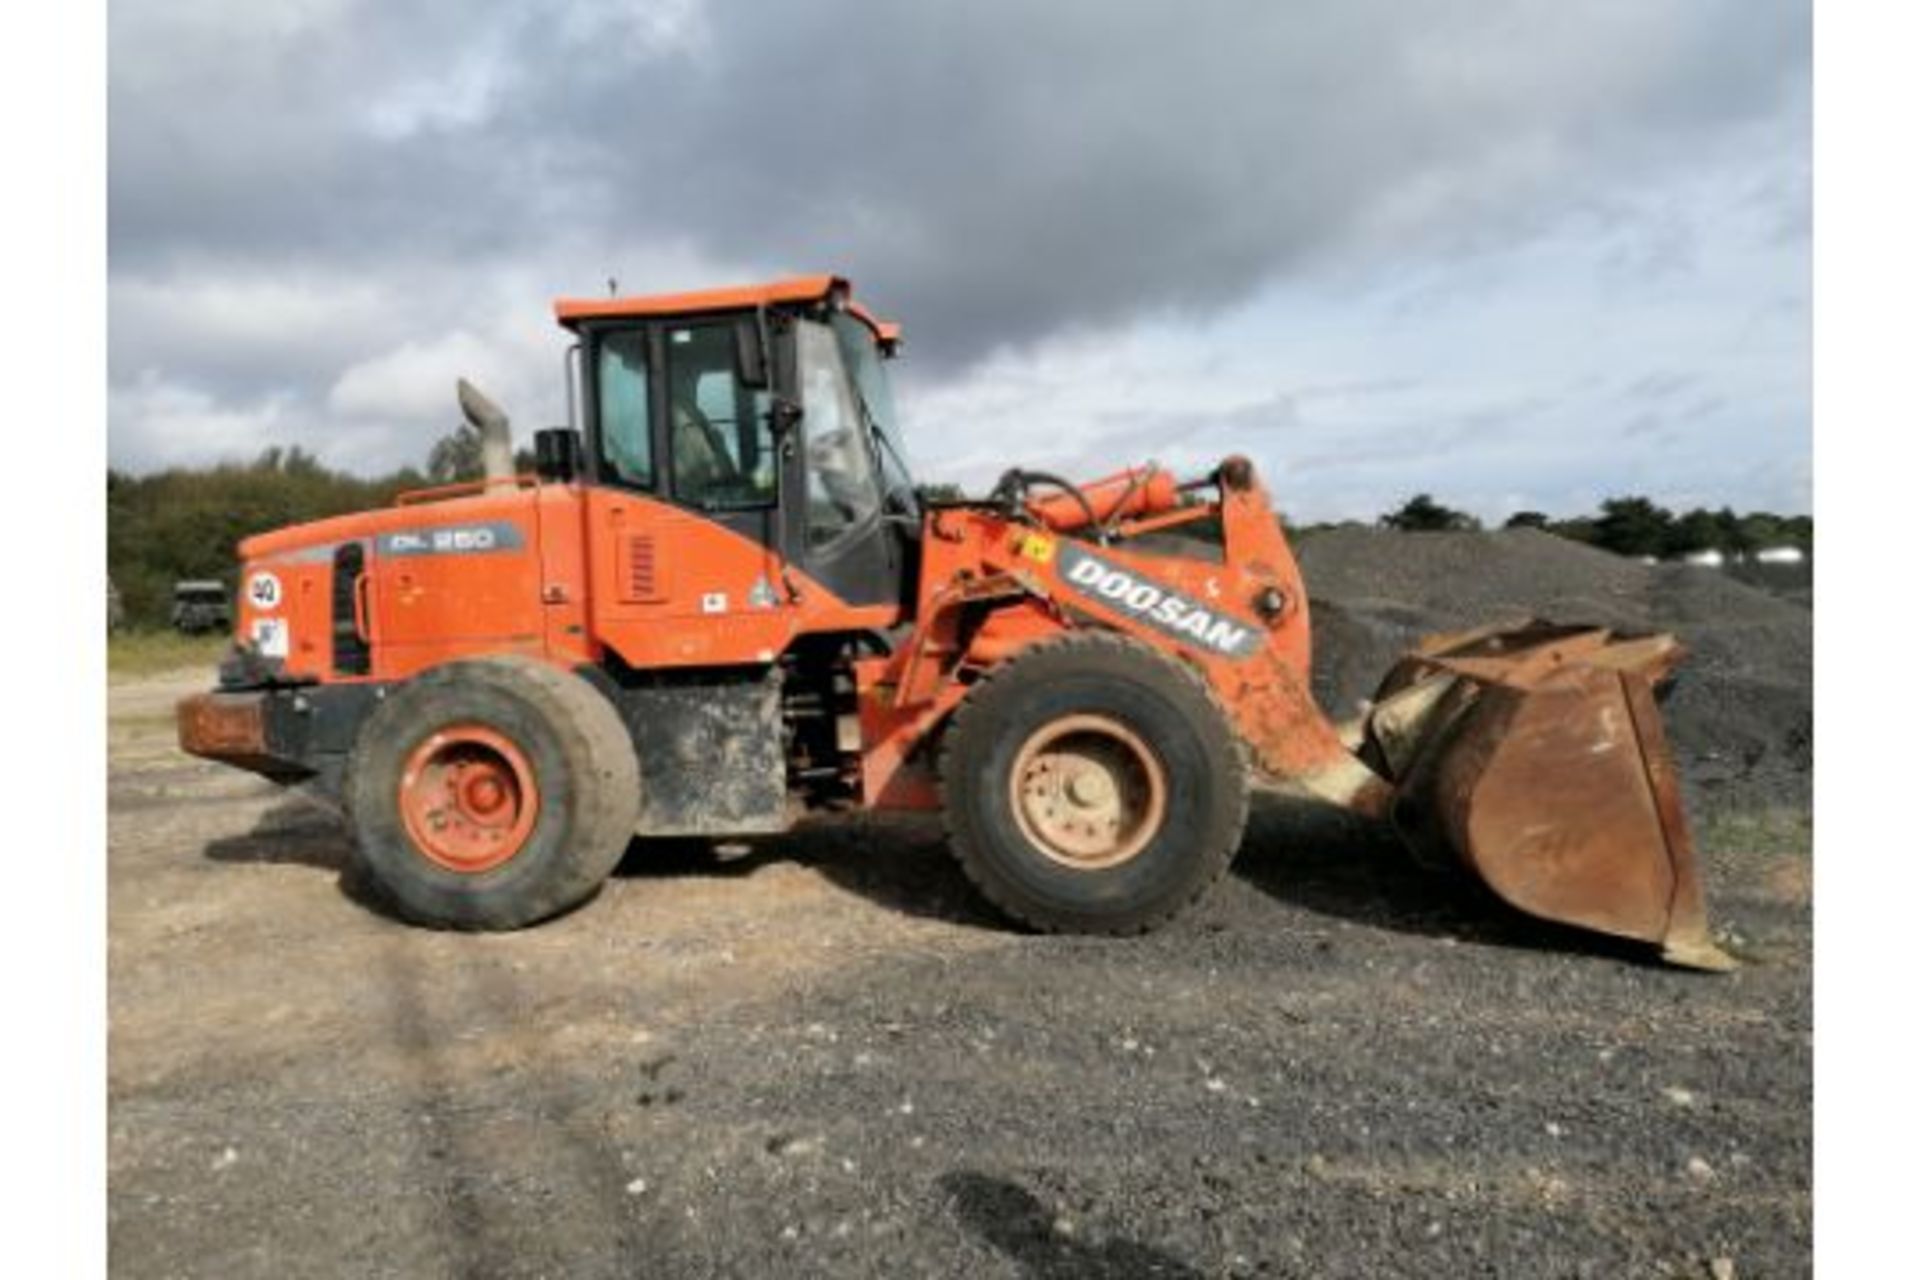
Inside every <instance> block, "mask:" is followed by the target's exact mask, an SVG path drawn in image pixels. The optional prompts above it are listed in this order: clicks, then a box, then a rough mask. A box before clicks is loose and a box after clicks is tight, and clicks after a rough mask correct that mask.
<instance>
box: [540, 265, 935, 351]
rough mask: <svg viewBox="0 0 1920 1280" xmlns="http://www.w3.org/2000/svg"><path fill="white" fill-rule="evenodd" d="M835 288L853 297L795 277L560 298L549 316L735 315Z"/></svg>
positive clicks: (810, 298) (891, 327)
mask: <svg viewBox="0 0 1920 1280" xmlns="http://www.w3.org/2000/svg"><path fill="white" fill-rule="evenodd" d="M835 288H838V289H840V290H842V291H843V292H844V293H851V292H852V286H851V285H849V284H848V283H847V282H846V281H845V280H843V279H841V278H840V277H839V276H795V277H793V278H792V279H790V280H774V281H771V282H769V283H767V284H743V285H732V286H729V287H726V288H721V289H699V290H695V291H694V292H692V293H657V294H651V295H649V296H646V297H639V298H561V299H560V300H559V301H557V302H555V303H554V304H553V314H554V315H555V316H556V317H557V318H558V319H559V321H560V323H561V324H563V325H567V326H569V327H571V326H572V325H574V324H576V323H578V322H579V321H582V320H606V319H622V318H629V317H631V318H639V317H643V316H676V315H688V314H692V313H695V312H701V311H738V310H741V309H743V308H747V307H763V306H771V305H774V304H776V303H782V302H820V301H824V300H825V298H826V296H827V295H828V294H829V293H831V292H833V290H834V289H835ZM847 311H848V313H849V314H851V315H853V316H854V317H856V318H857V319H859V320H860V321H861V322H862V323H863V324H865V325H866V326H867V327H868V328H869V329H872V330H873V334H874V337H876V338H878V339H879V340H880V341H881V342H885V343H893V342H898V341H899V340H900V326H899V325H897V324H891V323H889V322H888V321H885V320H882V319H880V318H879V317H877V316H875V315H874V314H873V313H872V312H871V311H868V310H867V309H866V308H865V307H863V306H861V305H860V304H859V303H857V302H854V301H851V300H849V301H848V303H847Z"/></svg>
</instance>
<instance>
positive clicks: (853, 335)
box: [833, 311, 919, 516]
mask: <svg viewBox="0 0 1920 1280" xmlns="http://www.w3.org/2000/svg"><path fill="white" fill-rule="evenodd" d="M833 332H834V336H835V337H836V338H837V339H839V345H840V352H841V357H842V358H843V359H844V360H845V361H846V365H847V369H848V371H849V372H850V373H851V374H852V375H853V384H854V387H855V389H856V390H857V391H858V392H859V394H860V401H861V408H862V409H863V410H864V411H865V412H864V416H865V417H866V419H867V420H868V423H869V425H870V426H871V427H872V428H873V433H874V435H875V437H877V438H876V439H875V441H874V446H875V451H876V452H877V453H878V454H879V455H880V487H881V489H882V491H883V492H885V494H886V496H887V501H888V503H889V505H891V506H892V507H893V508H894V509H895V510H896V511H901V512H903V513H905V514H907V515H914V516H917V515H918V514H919V502H918V501H917V500H916V499H915V497H914V494H913V475H912V473H911V472H910V470H909V469H908V467H907V457H906V451H905V450H904V449H903V448H902V445H901V436H900V427H899V423H898V419H896V418H895V417H894V409H893V383H892V381H891V380H890V379H889V378H888V377H887V367H886V362H885V360H883V359H882V358H881V355H880V349H879V347H878V345H876V344H875V342H874V339H873V330H871V329H869V328H868V327H867V326H866V325H865V324H863V323H861V322H860V321H859V320H858V319H856V318H855V317H853V316H851V315H849V314H847V313H846V312H844V311H840V312H835V313H834V316H833Z"/></svg>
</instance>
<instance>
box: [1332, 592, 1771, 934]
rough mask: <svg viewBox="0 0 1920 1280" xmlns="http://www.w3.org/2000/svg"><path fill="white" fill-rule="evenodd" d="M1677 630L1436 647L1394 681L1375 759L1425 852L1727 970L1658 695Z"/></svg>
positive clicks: (1577, 632)
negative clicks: (1711, 925) (1711, 929)
mask: <svg viewBox="0 0 1920 1280" xmlns="http://www.w3.org/2000/svg"><path fill="white" fill-rule="evenodd" d="M1684 652H1685V651H1684V650H1683V649H1682V648H1681V647H1680V644H1679V642H1678V641H1677V640H1675V639H1674V638H1673V637H1672V636H1670V635H1664V634H1660V635H1628V634H1622V633H1617V632H1614V631H1612V630H1609V629H1607V628H1603V627H1585V626H1574V627H1570V626H1562V625H1557V624H1553V623H1548V622H1540V621H1530V622H1526V623H1522V624H1520V625H1518V626H1511V627H1487V628H1483V629H1480V630H1477V631H1471V632H1464V633H1460V634H1455V635H1442V636H1432V637H1429V638H1428V639H1427V640H1425V641H1423V642H1422V643H1421V644H1420V646H1419V647H1418V648H1416V649H1415V650H1414V651H1413V652H1411V653H1410V654H1408V655H1407V656H1406V657H1405V658H1404V659H1402V660H1401V661H1400V662H1399V663H1398V664H1397V665H1396V666H1395V667H1394V669H1393V670H1392V671H1391V672H1389V673H1388V675H1387V678H1386V680H1385V681H1384V682H1383V683H1382V685H1381V687H1380V691H1379V693H1378V695H1377V696H1376V698H1375V700H1374V706H1373V710H1372V712H1371V713H1370V715H1369V717H1368V721H1367V724H1366V735H1367V736H1366V745H1365V748H1364V754H1365V755H1366V756H1367V757H1368V762H1369V763H1370V764H1372V765H1373V766H1374V767H1375V768H1376V769H1378V770H1379V771H1380V772H1382V773H1384V774H1385V775H1386V776H1387V777H1389V778H1390V779H1391V780H1392V781H1393V783H1394V787H1395V791H1394V799H1393V803H1392V810H1391V811H1392V815H1393V818H1394V823H1395V825H1396V826H1397V827H1398V828H1399V829H1400V830H1401V832H1402V834H1403V835H1404V836H1405V837H1406V838H1407V840H1408V842H1409V843H1410V844H1411V845H1412V846H1413V847H1414V849H1415V850H1416V852H1419V853H1423V854H1428V855H1440V856H1445V857H1450V858H1452V859H1455V860H1457V861H1459V862H1461V863H1463V864H1464V865H1465V866H1466V867H1467V868H1468V869H1469V870H1471V871H1472V872H1473V873H1474V874H1476V875H1478V876H1479V878H1480V879H1481V880H1482V881H1484V882H1485V883H1486V885H1487V886H1488V887H1489V888H1491V889H1492V890H1493V891H1494V892H1495V893H1496V894H1498V895H1499V896H1500V897H1501V898H1503V899H1505V900H1506V901H1507V902H1508V903H1510V904H1512V905H1513V906H1515V907H1517V908H1519V909H1520V910H1522V911H1524V912H1527V913H1528V914H1530V915H1534V916H1539V917H1541V918H1543V919H1547V920H1554V921H1559V922H1561V923H1563V924H1570V925H1576V926H1579V927H1581V928H1585V929H1592V930H1596V931H1598V932H1600V933H1605V934H1611V935H1614V936H1616V937H1621V938H1632V939H1639V940H1641V941H1645V942H1652V943H1657V944H1659V946H1660V947H1661V954H1662V956H1663V958H1665V959H1666V960H1667V961H1669V962H1670V963H1673V964H1676V965H1682V966H1685V967H1689V968H1696V969H1711V970H1722V969H1728V968H1732V967H1733V963H1734V962H1733V960H1732V959H1731V958H1730V957H1728V956H1727V954H1726V953H1725V952H1723V951H1722V950H1721V949H1720V948H1719V947H1718V946H1716V945H1715V944H1714V942H1713V940H1712V938H1711V936H1710V935H1709V934H1708V932H1707V919H1706V907H1705V903H1704V901H1703V899H1702V893H1701V885H1700V874H1699V869H1698V867H1697V865H1696V861H1695V856H1694V848H1693V839H1692V834H1691V832H1690V831H1689V829H1688V826H1687V820H1686V815H1685V813H1684V811H1683V809H1682V806H1681V800H1680V789H1679V782H1678V777H1677V775H1676V773H1675V770H1674V764H1673V756H1672V752H1671V751H1670V749H1669V748H1668V745H1667V739H1666V734H1665V731H1664V730H1663V728H1662V725H1661V720H1660V712H1659V709H1658V707H1657V705H1656V703H1655V700H1654V689H1655V687H1656V686H1657V685H1658V684H1659V683H1660V682H1661V681H1662V680H1664V679H1665V678H1666V677H1667V676H1668V675H1669V674H1670V673H1671V671H1672V670H1673V668H1674V666H1675V665H1676V664H1677V663H1678V662H1679V660H1680V659H1681V657H1682V656H1684Z"/></svg>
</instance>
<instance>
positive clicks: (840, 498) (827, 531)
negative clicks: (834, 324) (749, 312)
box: [795, 320, 880, 547]
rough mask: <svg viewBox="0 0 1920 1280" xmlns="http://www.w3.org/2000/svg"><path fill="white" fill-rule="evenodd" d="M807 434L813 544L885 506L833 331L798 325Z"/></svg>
mask: <svg viewBox="0 0 1920 1280" xmlns="http://www.w3.org/2000/svg"><path fill="white" fill-rule="evenodd" d="M795 332H796V335H797V338H798V341H797V344H796V355H797V357H798V365H799V377H800V397H801V404H802V405H803V406H804V408H805V415H806V416H805V417H804V418H803V420H802V421H803V422H804V424H805V427H806V434H807V543H808V545H810V546H816V547H817V546H821V545H823V544H825V543H829V542H833V541H834V540H836V539H837V538H839V537H840V535H841V534H843V533H845V532H847V531H848V530H849V529H852V528H853V527H854V526H856V525H859V524H862V523H864V522H865V521H866V520H867V519H868V517H870V516H872V515H873V514H874V513H875V512H876V511H878V510H879V509H880V488H879V485H878V484H877V483H876V482H875V479H874V474H873V454H872V452H871V450H870V449H869V448H868V446H867V438H866V430H865V427H864V425H863V423H862V421H861V418H860V413H859V409H858V407H857V404H856V402H855V400H854V398H853V390H852V387H851V384H849V383H848V381H847V368H846V365H845V363H844V362H842V360H841V358H840V347H839V344H838V343H836V342H835V341H834V337H833V330H831V329H829V328H827V326H825V325H823V324H816V323H815V322H813V321H811V320H807V321H802V322H801V323H800V324H799V325H797V326H796V327H795Z"/></svg>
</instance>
